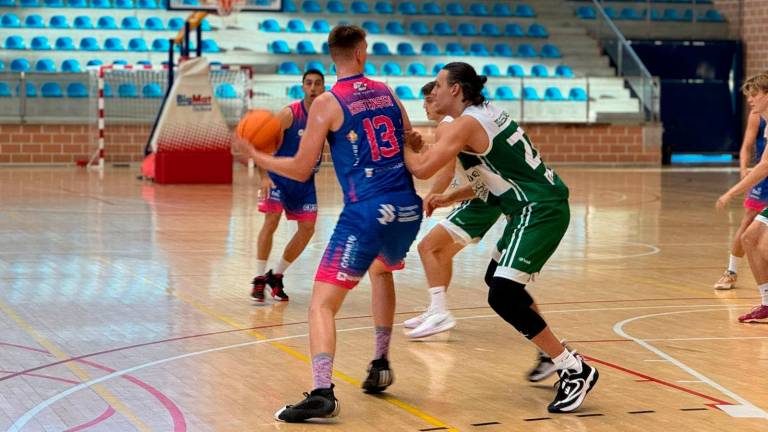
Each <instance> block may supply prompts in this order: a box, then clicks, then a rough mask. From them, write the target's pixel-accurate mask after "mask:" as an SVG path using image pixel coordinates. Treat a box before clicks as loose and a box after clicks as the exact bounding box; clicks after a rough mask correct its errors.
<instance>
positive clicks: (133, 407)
mask: <svg viewBox="0 0 768 432" xmlns="http://www.w3.org/2000/svg"><path fill="white" fill-rule="evenodd" d="M559 171H560V174H561V175H562V177H563V178H564V179H565V180H566V182H567V183H568V185H569V186H570V189H571V194H572V198H571V205H572V220H571V225H570V228H569V231H568V233H567V235H566V237H565V239H564V241H563V244H562V245H561V247H560V249H559V250H558V252H557V253H556V255H555V256H554V257H553V258H552V260H551V261H550V263H549V264H548V265H547V266H546V267H545V270H544V272H543V273H542V274H541V275H540V277H539V279H538V281H537V282H536V283H535V284H534V285H531V286H530V291H531V293H532V295H533V296H534V297H535V298H536V299H537V301H538V302H539V304H540V305H541V308H542V310H543V311H544V314H545V316H546V318H547V319H548V320H549V322H550V324H551V325H552V326H553V328H554V329H555V331H556V333H557V334H558V335H559V336H560V337H564V338H567V339H568V340H569V341H570V345H571V346H572V347H574V348H576V349H577V350H578V351H579V352H581V353H583V354H584V355H586V356H588V357H589V358H590V359H592V360H591V361H592V363H593V364H594V365H595V366H597V367H598V368H599V370H600V372H601V378H600V382H599V384H598V385H597V387H596V388H595V389H594V391H593V392H592V393H591V394H590V396H589V398H588V399H587V401H586V403H585V404H584V405H583V407H582V408H581V410H580V411H579V412H577V413H575V414H569V415H552V414H549V413H547V411H546V405H547V404H548V403H549V402H550V400H551V398H552V396H553V394H554V393H553V390H552V385H553V383H554V378H551V379H549V380H547V381H546V382H543V383H540V384H531V383H528V382H527V381H526V380H525V378H524V377H525V374H526V372H527V370H528V369H529V368H530V367H531V366H532V365H533V363H534V359H535V351H534V349H533V347H532V345H531V344H530V343H528V342H527V341H526V340H524V339H523V338H522V337H521V336H519V335H518V334H517V333H516V332H515V331H514V330H513V329H512V328H511V327H510V326H509V325H507V324H506V323H504V322H503V321H502V320H501V319H499V318H498V317H497V316H496V315H495V314H494V313H493V311H491V310H490V309H489V308H488V307H487V305H486V301H485V299H486V292H487V291H486V287H485V286H484V284H483V280H482V277H483V273H484V269H485V266H486V263H487V257H488V254H489V253H490V251H491V249H492V246H493V244H494V243H495V240H496V237H497V236H498V235H499V234H500V229H501V226H500V225H497V226H496V227H494V229H493V230H492V232H491V233H490V234H489V236H488V240H485V241H482V242H481V243H479V244H478V245H473V246H470V247H468V248H467V249H465V250H464V251H463V252H462V253H461V254H460V255H458V256H457V258H456V260H455V272H454V278H453V284H452V286H451V288H450V291H449V305H450V307H451V308H452V309H453V312H454V314H455V315H456V316H457V318H458V319H459V323H458V325H457V327H456V328H455V329H454V330H453V331H452V332H450V334H447V335H439V336H435V337H433V338H431V339H427V340H423V341H409V340H408V339H407V338H406V337H405V336H404V335H403V333H402V327H397V328H396V329H395V335H394V337H393V343H392V351H391V356H390V357H391V360H392V362H393V368H394V372H395V376H396V382H395V384H394V385H393V386H392V387H390V389H389V391H388V392H387V393H386V394H384V395H383V396H380V397H373V396H368V395H365V394H363V393H362V392H361V391H360V389H359V386H360V382H361V380H362V379H363V378H364V376H365V368H366V366H367V364H368V362H369V361H370V356H371V354H372V351H373V337H372V334H373V330H372V329H371V324H372V323H371V319H370V300H369V294H370V285H369V283H368V282H367V281H365V282H363V283H362V284H361V285H360V286H359V287H358V288H357V289H355V291H354V292H352V293H351V295H349V296H348V298H347V302H346V304H345V305H344V307H343V309H342V311H341V313H340V314H339V320H338V324H337V326H338V329H339V332H340V333H339V338H338V353H337V357H336V362H335V367H336V374H337V375H336V379H335V382H336V385H337V388H336V389H337V393H336V394H337V396H338V397H339V399H340V401H341V406H342V411H341V416H340V417H338V418H337V419H333V420H329V421H324V422H318V423H321V424H320V425H318V424H303V425H301V424H300V425H291V424H284V423H276V422H274V421H273V419H272V414H273V412H274V411H275V410H276V409H277V408H278V407H280V406H281V405H282V404H284V403H289V402H296V401H298V400H300V399H301V397H302V396H301V393H302V392H303V391H307V390H309V389H310V387H311V375H310V369H309V364H308V354H309V353H308V341H307V325H306V316H307V305H308V302H309V296H310V288H311V283H312V278H313V274H314V272H315V269H316V266H317V263H318V261H319V259H320V256H321V253H322V251H323V247H324V244H325V242H326V240H327V238H328V237H329V235H330V233H331V230H332V228H333V225H334V223H335V218H336V215H337V214H338V211H339V209H340V206H341V198H340V192H339V188H338V185H337V184H336V180H335V178H334V176H333V174H332V170H331V169H330V168H327V169H326V168H324V169H323V170H322V171H321V174H320V175H319V177H318V190H319V191H320V192H319V193H320V208H321V210H320V217H319V219H318V226H317V232H316V234H315V237H314V239H313V240H312V243H311V244H310V246H309V248H308V250H307V251H306V253H305V254H304V255H302V256H301V257H300V258H299V259H298V260H297V262H296V263H295V264H294V265H293V267H292V268H290V269H289V271H288V273H287V276H286V284H287V292H288V293H289V294H290V296H291V301H290V302H289V303H274V302H271V301H267V302H266V303H265V304H263V305H262V304H254V303H252V302H251V300H250V299H249V296H248V294H249V288H250V286H249V283H250V280H251V278H252V277H253V269H254V266H255V251H256V237H257V234H258V231H259V227H260V224H261V221H262V216H261V215H260V214H259V213H258V212H257V211H256V203H257V201H256V191H257V189H258V185H257V181H256V179H255V178H249V177H248V175H247V173H246V172H245V170H238V171H237V172H236V180H235V184H234V185H233V186H231V187H229V186H155V185H152V184H147V183H142V182H140V181H138V180H136V178H135V172H134V171H133V170H128V169H118V168H114V169H111V170H108V171H107V172H106V174H105V175H104V177H103V179H99V176H98V175H97V174H95V173H90V174H89V173H86V172H84V171H77V170H75V169H64V168H9V169H3V170H0V285H1V288H0V310H1V311H2V313H0V326H1V327H0V328H1V329H2V331H0V428H2V430H12V431H17V430H18V431H65V430H66V431H80V430H89V431H134V430H138V431H184V430H189V431H245V430H248V431H271V430H281V431H305V430H306V431H315V430H337V431H387V432H394V431H426V430H449V429H450V430H461V431H479V432H483V431H516V430H520V431H523V430H525V431H528V430H532V431H615V430H618V429H623V430H643V431H657V430H696V431H725V430H728V431H765V430H768V414H766V412H767V411H768V379H767V378H766V377H767V376H768V374H767V373H766V371H768V326H766V325H759V324H751V325H749V324H739V323H737V321H736V317H737V316H738V315H739V314H742V313H744V312H745V311H748V310H749V309H750V308H751V307H752V306H754V305H756V304H758V303H759V298H758V294H757V289H756V287H755V283H754V280H753V279H752V278H751V276H750V275H749V271H748V269H747V265H746V262H744V263H743V264H742V269H741V272H740V277H741V279H740V280H739V283H738V285H737V288H736V289H734V290H732V291H727V292H716V291H714V290H713V289H712V284H713V283H714V281H715V280H716V279H717V278H718V276H719V275H720V274H721V272H722V271H723V269H724V266H725V264H726V263H727V257H728V250H729V247H728V245H729V241H730V238H731V236H732V234H733V233H734V231H735V229H736V227H737V224H738V221H739V219H740V218H741V214H742V210H741V207H740V204H734V205H733V206H732V207H731V209H730V210H729V211H727V212H720V213H718V212H716V211H715V210H714V201H715V199H716V198H717V196H718V195H719V194H720V193H721V192H722V191H724V190H726V188H727V186H729V185H730V184H732V183H733V182H734V181H735V180H736V178H737V174H736V173H735V172H732V171H730V172H726V171H722V170H687V171H686V170H668V171H662V170H656V169H648V170H644V169H585V168H583V169H579V168H567V169H561V170H559ZM419 188H420V190H422V191H424V190H425V185H424V184H420V185H419ZM445 214H446V212H442V213H441V214H440V215H438V216H443V215H445ZM438 220H439V217H436V218H432V219H429V220H426V221H425V223H424V227H423V229H422V233H421V235H424V234H425V233H426V230H427V229H428V228H429V227H430V226H433V225H434V224H435V223H436V222H437V221H438ZM293 229H294V227H293V226H292V225H291V224H287V223H283V224H282V225H281V227H280V229H279V230H278V233H277V235H276V240H275V248H274V251H273V257H277V256H278V253H279V252H280V251H281V249H282V247H283V246H284V245H285V243H286V241H287V239H288V238H289V236H290V234H291V233H292V232H293ZM396 284H397V292H398V306H397V322H398V323H400V322H402V321H403V320H404V319H406V318H409V317H411V316H414V315H415V314H417V313H419V312H420V310H421V308H423V307H424V306H425V303H426V301H427V294H426V288H427V287H426V282H425V280H424V276H423V271H422V268H421V265H420V263H419V260H418V257H417V256H416V254H415V246H414V247H413V249H412V253H411V254H410V255H409V257H408V259H407V269H406V270H404V271H402V272H399V273H398V274H397V275H396Z"/></svg>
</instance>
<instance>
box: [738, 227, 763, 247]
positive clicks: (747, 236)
mask: <svg viewBox="0 0 768 432" xmlns="http://www.w3.org/2000/svg"><path fill="white" fill-rule="evenodd" d="M758 223H759V222H758ZM760 228H761V227H755V226H749V227H748V228H747V229H746V230H744V232H743V233H741V239H740V240H741V244H742V245H743V246H744V247H753V246H755V245H756V244H757V242H758V240H759V239H760Z"/></svg>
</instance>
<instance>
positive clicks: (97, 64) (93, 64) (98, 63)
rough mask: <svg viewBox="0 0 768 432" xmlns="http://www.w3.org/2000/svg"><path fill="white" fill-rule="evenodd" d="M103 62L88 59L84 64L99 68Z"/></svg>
mask: <svg viewBox="0 0 768 432" xmlns="http://www.w3.org/2000/svg"><path fill="white" fill-rule="evenodd" d="M103 64H104V62H103V61H101V60H99V59H90V60H88V63H86V66H101V65H103Z"/></svg>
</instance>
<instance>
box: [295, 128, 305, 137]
mask: <svg viewBox="0 0 768 432" xmlns="http://www.w3.org/2000/svg"><path fill="white" fill-rule="evenodd" d="M296 135H298V136H304V129H299V131H298V132H296Z"/></svg>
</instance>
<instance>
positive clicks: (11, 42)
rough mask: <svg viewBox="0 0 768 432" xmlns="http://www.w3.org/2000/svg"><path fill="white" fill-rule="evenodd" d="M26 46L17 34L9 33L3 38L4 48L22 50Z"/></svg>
mask: <svg viewBox="0 0 768 432" xmlns="http://www.w3.org/2000/svg"><path fill="white" fill-rule="evenodd" d="M26 48H27V46H26V45H25V44H24V39H22V37H21V36H19V35H11V36H8V37H7V38H5V49H12V50H23V49H26Z"/></svg>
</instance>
